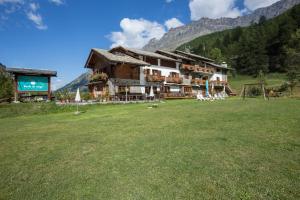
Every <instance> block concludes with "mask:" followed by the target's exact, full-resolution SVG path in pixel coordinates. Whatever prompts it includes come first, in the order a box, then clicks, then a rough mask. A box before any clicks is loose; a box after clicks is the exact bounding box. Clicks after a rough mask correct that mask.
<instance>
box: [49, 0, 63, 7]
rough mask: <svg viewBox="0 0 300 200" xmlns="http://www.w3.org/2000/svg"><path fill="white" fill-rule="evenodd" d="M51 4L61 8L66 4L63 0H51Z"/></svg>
mask: <svg viewBox="0 0 300 200" xmlns="http://www.w3.org/2000/svg"><path fill="white" fill-rule="evenodd" d="M49 1H50V2H51V3H54V4H55V5H57V6H59V5H62V4H64V3H65V2H64V1H63V0H49Z"/></svg>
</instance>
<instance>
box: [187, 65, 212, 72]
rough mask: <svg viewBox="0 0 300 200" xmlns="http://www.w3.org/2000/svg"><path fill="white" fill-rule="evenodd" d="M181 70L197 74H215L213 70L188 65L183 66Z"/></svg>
mask: <svg viewBox="0 0 300 200" xmlns="http://www.w3.org/2000/svg"><path fill="white" fill-rule="evenodd" d="M181 69H183V70H186V71H191V72H196V73H206V74H213V73H214V72H215V70H214V69H212V68H205V67H200V66H199V65H188V64H182V67H181Z"/></svg>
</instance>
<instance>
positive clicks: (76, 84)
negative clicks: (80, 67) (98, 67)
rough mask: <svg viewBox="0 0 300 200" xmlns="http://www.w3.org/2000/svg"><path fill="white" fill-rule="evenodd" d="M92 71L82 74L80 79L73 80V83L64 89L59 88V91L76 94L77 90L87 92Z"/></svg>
mask: <svg viewBox="0 0 300 200" xmlns="http://www.w3.org/2000/svg"><path fill="white" fill-rule="evenodd" d="M90 73H91V72H90V71H88V72H86V73H84V74H81V75H80V76H79V77H78V78H76V79H75V80H73V81H72V82H70V83H68V84H67V85H65V86H63V87H62V88H59V89H58V90H57V91H58V92H59V91H64V90H68V91H70V92H76V90H77V88H79V89H80V91H87V90H88V88H87V84H88V81H89V75H90Z"/></svg>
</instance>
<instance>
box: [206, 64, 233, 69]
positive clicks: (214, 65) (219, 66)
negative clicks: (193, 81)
mask: <svg viewBox="0 0 300 200" xmlns="http://www.w3.org/2000/svg"><path fill="white" fill-rule="evenodd" d="M206 63H207V64H209V65H211V66H213V67H218V68H222V69H228V70H229V69H230V68H228V67H224V66H222V65H218V64H216V63H212V62H206Z"/></svg>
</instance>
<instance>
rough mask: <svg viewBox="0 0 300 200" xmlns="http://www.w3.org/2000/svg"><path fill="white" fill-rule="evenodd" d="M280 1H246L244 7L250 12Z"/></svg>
mask: <svg viewBox="0 0 300 200" xmlns="http://www.w3.org/2000/svg"><path fill="white" fill-rule="evenodd" d="M277 1H280V0H245V1H244V5H245V7H246V8H248V9H249V10H255V9H257V8H262V7H267V6H270V5H272V4H273V3H276V2H277Z"/></svg>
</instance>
